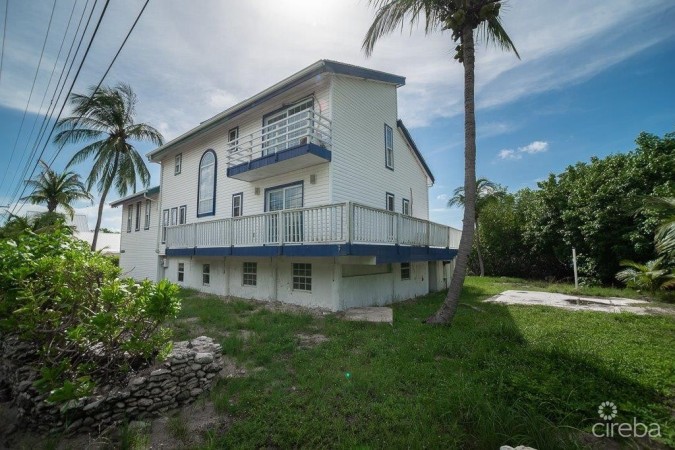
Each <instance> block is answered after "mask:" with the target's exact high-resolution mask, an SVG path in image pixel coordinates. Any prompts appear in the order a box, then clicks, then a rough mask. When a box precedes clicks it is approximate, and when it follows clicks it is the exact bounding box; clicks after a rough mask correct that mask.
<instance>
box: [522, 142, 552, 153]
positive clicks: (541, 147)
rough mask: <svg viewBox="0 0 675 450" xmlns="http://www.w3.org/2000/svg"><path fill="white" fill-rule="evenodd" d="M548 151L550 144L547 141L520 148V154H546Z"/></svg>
mask: <svg viewBox="0 0 675 450" xmlns="http://www.w3.org/2000/svg"><path fill="white" fill-rule="evenodd" d="M546 150H548V142H545V141H534V142H532V143H530V144H527V145H526V146H525V147H518V151H519V152H520V153H529V154H530V155H532V154H534V153H541V152H545V151H546Z"/></svg>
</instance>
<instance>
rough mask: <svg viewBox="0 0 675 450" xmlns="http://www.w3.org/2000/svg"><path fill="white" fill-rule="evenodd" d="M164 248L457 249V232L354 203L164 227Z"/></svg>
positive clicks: (444, 226) (425, 221)
mask: <svg viewBox="0 0 675 450" xmlns="http://www.w3.org/2000/svg"><path fill="white" fill-rule="evenodd" d="M166 228H167V229H166V246H167V248H194V247H198V248H206V247H229V246H236V247H247V246H262V245H293V244H335V243H347V242H351V243H355V244H386V245H395V244H398V245H405V246H420V247H423V246H429V247H440V248H457V247H458V245H459V235H460V234H461V232H460V231H459V230H456V229H454V228H450V227H448V226H446V225H441V224H438V223H434V222H429V221H427V220H423V219H418V218H415V217H411V216H404V215H401V214H397V213H394V212H391V211H385V210H382V209H377V208H372V207H369V206H364V205H360V204H357V203H337V204H333V205H324V206H315V207H310V208H298V209H290V210H283V211H274V212H268V213H263V214H256V215H253V216H243V217H235V218H231V219H218V220H209V221H204V222H195V223H192V224H187V225H174V226H168V227H166Z"/></svg>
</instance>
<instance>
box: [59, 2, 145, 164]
mask: <svg viewBox="0 0 675 450" xmlns="http://www.w3.org/2000/svg"><path fill="white" fill-rule="evenodd" d="M148 3H150V0H145V3H144V4H143V7H142V8H141V11H140V12H139V13H138V15H137V16H136V20H134V23H133V24H132V25H131V28H130V29H129V32H128V33H127V35H126V36H125V37H124V41H122V45H120V48H119V49H118V50H117V53H115V56H114V57H113V59H112V61H110V64H109V65H108V68H107V69H106V71H105V73H104V74H103V76H102V77H101V79H100V80H99V82H98V84H97V85H96V88H95V89H94V90H93V92H92V94H91V97H90V100H89V103H91V99H93V98H94V94H96V92H98V89H99V88H100V87H101V84H103V80H105V77H107V76H108V73H109V72H110V69H112V66H113V64H115V61H117V57H118V56H120V53H122V49H123V48H124V45H125V44H126V43H127V41H128V40H129V36H131V33H132V32H133V31H134V28H136V24H137V23H138V21H139V20H140V19H141V16H142V15H143V12H144V11H145V8H146V6H148ZM85 109H86V108H85ZM78 122H79V120H78V121H76V122H75V124H74V125H73V128H75V127H76V126H77V124H78ZM62 149H63V146H60V147H59V148H58V150H57V151H56V154H55V155H54V157H53V158H52V160H51V161H50V162H49V166H50V167H51V165H52V164H54V161H55V160H56V158H58V156H59V154H60V153H61V150H62Z"/></svg>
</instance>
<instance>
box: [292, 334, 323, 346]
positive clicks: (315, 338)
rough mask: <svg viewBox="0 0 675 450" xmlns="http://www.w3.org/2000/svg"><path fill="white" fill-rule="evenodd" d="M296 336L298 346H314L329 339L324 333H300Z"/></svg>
mask: <svg viewBox="0 0 675 450" xmlns="http://www.w3.org/2000/svg"><path fill="white" fill-rule="evenodd" d="M295 337H296V338H297V339H298V348H314V347H316V346H317V345H321V344H323V343H324V342H328V340H329V339H328V338H327V337H326V336H324V335H323V334H304V333H298V334H296V335H295Z"/></svg>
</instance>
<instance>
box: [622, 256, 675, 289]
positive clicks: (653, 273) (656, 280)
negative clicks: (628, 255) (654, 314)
mask: <svg viewBox="0 0 675 450" xmlns="http://www.w3.org/2000/svg"><path fill="white" fill-rule="evenodd" d="M662 263H663V258H657V259H654V260H652V261H647V262H646V263H645V264H640V263H636V262H634V261H629V260H623V261H621V262H620V263H619V264H621V266H622V267H625V269H623V270H622V271H620V272H619V273H617V274H616V279H617V280H619V281H621V282H622V283H625V284H626V286H628V287H630V288H633V289H647V290H648V291H649V292H650V294H651V296H652V297H655V296H656V291H657V290H659V289H668V288H673V287H675V274H673V273H672V272H671V271H670V270H668V269H666V268H662V267H661V265H662Z"/></svg>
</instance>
